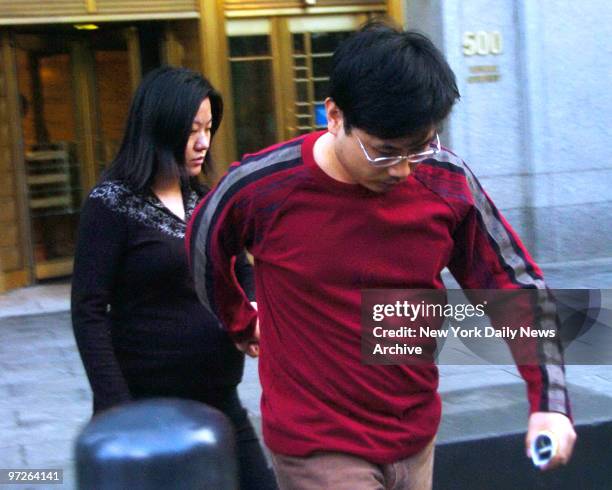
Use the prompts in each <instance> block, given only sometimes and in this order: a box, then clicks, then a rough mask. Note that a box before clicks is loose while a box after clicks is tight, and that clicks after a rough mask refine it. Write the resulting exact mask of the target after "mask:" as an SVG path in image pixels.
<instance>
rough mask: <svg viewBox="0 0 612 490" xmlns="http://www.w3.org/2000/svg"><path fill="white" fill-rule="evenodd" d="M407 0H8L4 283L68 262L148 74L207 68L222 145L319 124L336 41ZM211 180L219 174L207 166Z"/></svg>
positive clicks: (68, 266) (262, 140)
mask: <svg viewBox="0 0 612 490" xmlns="http://www.w3.org/2000/svg"><path fill="white" fill-rule="evenodd" d="M402 8H403V5H402V2H401V1H377V0H356V1H355V0H353V1H346V0H293V1H282V0H271V1H264V0H253V1H238V0H225V1H217V0H47V1H46V2H44V4H43V6H41V2H38V1H35V0H21V1H19V2H15V1H14V0H0V226H1V227H2V230H3V231H2V233H1V234H0V291H2V290H7V289H11V288H15V287H19V286H24V285H28V284H32V283H35V282H37V281H40V280H44V279H49V278H54V277H60V276H66V275H69V274H70V273H71V271H72V257H73V253H74V245H75V239H76V230H77V224H78V218H79V210H80V206H81V203H82V200H83V198H84V197H85V196H86V195H87V193H88V191H89V189H91V187H92V186H93V185H94V184H95V183H96V181H97V179H98V178H99V175H100V172H101V171H102V170H103V169H104V167H105V166H106V165H107V164H108V162H109V161H110V160H111V159H112V157H113V155H114V153H115V152H116V150H117V148H118V145H119V143H120V138H121V135H122V131H123V124H124V121H125V117H126V114H127V109H128V106H129V101H130V97H131V94H132V92H133V90H134V88H135V87H136V86H137V85H138V83H139V81H140V79H141V77H142V74H143V73H146V72H147V71H148V70H150V69H151V68H154V67H156V66H160V65H162V64H170V65H175V66H185V67H189V68H192V69H195V70H199V71H202V72H203V73H205V74H206V76H207V77H208V78H209V79H210V80H211V82H212V83H213V84H214V85H215V86H216V87H217V88H218V89H219V90H220V91H221V92H222V93H223V96H224V102H225V114H224V122H223V125H222V128H221V130H220V132H219V134H218V137H217V138H216V143H215V148H214V153H215V155H214V156H215V160H216V162H219V167H218V168H216V169H215V171H216V172H215V173H217V174H218V173H219V172H220V171H222V170H223V167H225V166H227V164H228V163H229V162H231V161H232V160H233V159H235V158H236V156H237V155H239V154H242V153H244V152H248V151H254V150H256V149H259V148H261V147H263V146H265V145H267V144H271V143H273V142H275V141H278V140H281V139H285V138H289V137H291V136H294V135H298V134H301V133H304V132H308V131H311V130H312V129H314V128H317V127H320V126H321V125H322V124H323V123H324V120H323V119H322V117H321V116H322V112H321V108H322V102H323V99H324V97H325V93H326V86H327V72H328V67H329V62H330V57H331V53H332V52H333V50H334V49H335V47H336V45H337V44H338V42H340V41H341V40H342V39H343V38H344V37H345V36H346V35H348V33H349V32H350V31H352V30H354V29H355V28H356V27H357V26H358V25H359V24H361V23H362V22H364V21H366V20H367V19H368V18H370V17H373V16H376V15H381V14H387V15H390V16H391V17H392V18H394V19H395V20H396V21H399V22H401V21H402V20H403V18H404V15H403V11H402ZM210 178H211V179H212V180H214V179H215V178H216V175H214V173H213V175H211V176H210Z"/></svg>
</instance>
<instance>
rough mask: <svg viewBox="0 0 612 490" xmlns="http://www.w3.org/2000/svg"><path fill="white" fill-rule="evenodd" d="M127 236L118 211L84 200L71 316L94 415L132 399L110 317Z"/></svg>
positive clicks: (99, 200)
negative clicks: (118, 356) (92, 401)
mask: <svg viewBox="0 0 612 490" xmlns="http://www.w3.org/2000/svg"><path fill="white" fill-rule="evenodd" d="M126 233H127V230H126V224H125V221H124V220H123V219H122V217H121V216H120V215H119V214H118V213H117V212H115V211H113V210H111V209H110V208H109V207H108V206H107V205H106V203H105V202H103V200H102V199H99V198H94V197H91V196H90V197H89V198H88V199H87V201H86V202H85V205H84V206H83V209H82V211H81V217H80V223H79V231H78V240H77V247H76V252H75V258H74V272H73V276H72V293H71V314H72V327H73V331H74V336H75V340H76V344H77V347H78V350H79V353H80V355H81V359H82V361H83V366H84V367H85V371H86V373H87V377H88V379H89V383H90V385H91V388H92V391H93V395H94V409H95V411H99V410H103V409H106V408H109V407H111V406H113V405H117V404H119V403H122V402H125V401H128V400H130V399H131V396H130V392H129V389H128V386H127V383H126V380H125V378H124V376H123V374H122V372H121V369H120V367H119V363H118V361H117V358H116V356H115V352H114V349H113V343H112V339H111V319H110V315H109V305H110V304H111V297H112V291H113V286H114V283H115V280H116V276H117V271H118V268H119V266H120V262H121V258H122V255H123V253H124V249H125V240H126Z"/></svg>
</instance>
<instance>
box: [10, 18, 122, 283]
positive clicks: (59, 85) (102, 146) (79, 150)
mask: <svg viewBox="0 0 612 490" xmlns="http://www.w3.org/2000/svg"><path fill="white" fill-rule="evenodd" d="M58 34H60V35H58ZM15 44H16V58H17V79H18V87H19V93H20V95H19V96H20V100H21V113H22V121H21V122H22V128H23V138H24V165H25V174H26V185H27V202H28V207H29V214H30V224H31V230H30V237H31V238H30V240H31V242H32V250H33V265H32V267H33V276H34V278H35V279H36V280H41V279H48V278H53V277H60V276H66V275H69V274H71V273H72V263H73V256H74V250H75V243H76V234H77V228H78V220H79V212H80V209H81V204H82V200H83V198H84V196H86V195H87V193H88V192H89V190H90V189H91V187H92V186H93V185H94V184H95V182H96V181H97V179H98V177H99V175H100V172H101V170H102V169H103V168H104V167H105V166H106V164H107V163H108V162H109V161H110V160H111V159H112V157H113V156H114V153H115V151H116V149H117V147H118V145H119V143H120V138H121V134H122V132H123V125H124V123H125V117H126V114H127V109H128V104H129V98H130V95H131V84H130V83H129V80H130V71H129V66H128V65H129V63H128V51H127V45H126V42H125V39H124V37H123V30H122V29H114V30H106V31H104V32H99V33H98V32H95V31H94V32H92V33H84V34H80V33H77V32H74V33H73V32H71V31H68V30H63V31H62V32H61V33H57V32H44V31H38V32H34V33H20V34H17V35H16V36H15Z"/></svg>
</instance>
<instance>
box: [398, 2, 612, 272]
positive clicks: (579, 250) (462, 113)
mask: <svg viewBox="0 0 612 490" xmlns="http://www.w3.org/2000/svg"><path fill="white" fill-rule="evenodd" d="M405 15H406V20H410V23H409V24H412V25H417V26H418V27H419V28H420V29H421V30H423V31H424V32H426V33H428V34H429V35H430V36H431V37H432V38H433V39H434V40H435V42H436V44H437V45H438V46H439V47H440V48H441V49H442V50H443V51H444V53H445V55H446V57H447V59H448V61H449V63H450V65H451V66H452V68H453V70H454V71H455V74H456V75H457V81H458V85H459V90H460V92H461V100H460V102H459V103H458V104H457V105H456V107H455V108H454V110H453V113H452V114H451V117H450V119H449V121H448V123H447V125H446V130H445V141H446V142H447V143H448V144H449V146H450V147H452V148H453V149H454V150H455V151H457V153H458V154H459V155H461V156H462V157H463V158H464V159H465V160H466V161H467V162H468V164H469V165H470V166H471V167H472V169H473V170H474V172H475V173H476V174H477V175H478V177H479V179H480V181H481V183H482V184H483V186H484V188H485V189H486V190H487V192H488V193H489V194H490V195H491V197H492V198H493V199H494V201H495V202H496V204H497V205H498V206H500V207H501V208H502V211H503V213H504V215H505V216H506V217H507V218H508V221H510V223H511V224H512V225H513V226H514V227H515V228H516V229H517V230H518V231H519V234H520V235H521V237H523V239H524V240H525V242H526V243H527V245H528V248H529V250H530V251H532V253H534V255H535V256H536V258H537V260H538V261H539V262H541V263H557V262H566V261H592V260H607V259H610V258H612V233H611V232H610V230H611V229H612V205H611V204H612V160H610V159H609V158H606V156H605V154H606V152H607V149H608V148H610V147H611V146H612V124H610V116H609V115H610V113H611V112H612V91H611V90H610V84H611V81H612V78H611V74H612V56H611V54H612V47H611V45H610V42H609V39H610V38H611V35H612V28H611V26H612V3H610V2H609V1H607V0H588V1H584V2H571V1H557V0H538V1H532V0H408V1H407V3H406V11H405Z"/></svg>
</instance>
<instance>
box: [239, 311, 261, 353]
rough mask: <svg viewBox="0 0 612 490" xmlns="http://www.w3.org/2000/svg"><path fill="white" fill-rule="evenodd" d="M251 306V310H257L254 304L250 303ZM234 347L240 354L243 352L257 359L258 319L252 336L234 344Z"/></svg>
mask: <svg viewBox="0 0 612 490" xmlns="http://www.w3.org/2000/svg"><path fill="white" fill-rule="evenodd" d="M251 305H252V306H253V308H255V310H257V303H256V302H254V301H251ZM234 345H235V346H236V349H238V350H239V351H240V352H244V353H245V354H246V355H247V356H249V357H259V318H258V319H257V323H256V324H255V331H254V332H253V336H252V337H251V338H250V339H248V340H245V341H244V342H236V343H235V344H234Z"/></svg>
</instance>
